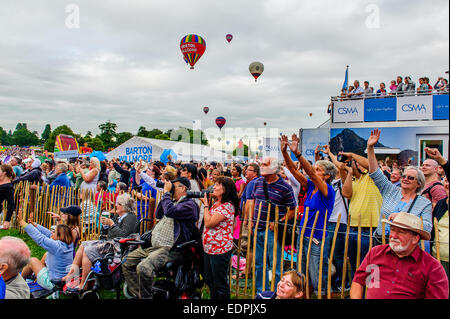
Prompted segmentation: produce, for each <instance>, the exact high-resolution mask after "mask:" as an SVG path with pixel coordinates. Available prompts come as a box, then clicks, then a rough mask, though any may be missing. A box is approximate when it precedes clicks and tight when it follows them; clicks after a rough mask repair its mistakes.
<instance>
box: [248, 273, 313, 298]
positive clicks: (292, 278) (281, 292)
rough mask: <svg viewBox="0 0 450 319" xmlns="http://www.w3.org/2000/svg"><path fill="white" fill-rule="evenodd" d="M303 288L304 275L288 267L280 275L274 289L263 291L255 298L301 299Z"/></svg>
mask: <svg viewBox="0 0 450 319" xmlns="http://www.w3.org/2000/svg"><path fill="white" fill-rule="evenodd" d="M305 289H306V278H305V275H303V274H301V273H299V272H298V271H296V270H294V269H290V270H288V271H286V272H285V273H283V276H281V279H280V281H279V282H278V285H277V290H276V291H263V292H261V293H258V294H257V295H256V298H255V299H303V298H304V297H305V296H304V295H305Z"/></svg>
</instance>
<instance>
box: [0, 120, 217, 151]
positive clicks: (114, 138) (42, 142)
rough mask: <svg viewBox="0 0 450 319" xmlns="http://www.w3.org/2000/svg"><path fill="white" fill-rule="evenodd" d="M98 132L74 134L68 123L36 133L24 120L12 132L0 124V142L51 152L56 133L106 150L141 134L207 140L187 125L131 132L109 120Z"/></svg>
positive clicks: (152, 136)
mask: <svg viewBox="0 0 450 319" xmlns="http://www.w3.org/2000/svg"><path fill="white" fill-rule="evenodd" d="M98 128H99V130H100V134H97V135H95V136H94V135H93V134H92V132H91V131H88V132H87V133H86V134H84V135H81V134H78V133H75V132H74V131H73V130H72V129H71V128H70V127H69V126H67V125H61V126H58V127H57V128H55V130H53V131H52V129H51V126H50V124H47V125H45V128H44V131H43V132H42V134H41V135H40V136H39V133H38V132H37V131H33V132H31V131H30V130H29V129H28V128H27V124H26V123H17V126H16V129H15V130H14V132H12V131H11V130H9V132H6V131H5V130H4V129H3V128H2V127H1V126H0V145H4V146H9V145H17V146H21V147H24V146H43V147H44V149H45V150H47V151H49V152H53V151H54V149H55V141H56V136H58V135H59V134H65V135H71V136H73V137H75V138H76V140H77V142H78V145H79V146H80V147H81V146H84V145H85V144H86V145H87V146H88V147H91V148H92V149H93V150H96V151H108V150H110V149H112V148H115V147H117V146H118V145H120V144H122V143H124V142H125V141H127V140H129V139H130V138H132V137H133V136H135V135H137V136H141V137H147V138H154V139H159V140H173V141H181V140H183V141H186V139H187V133H189V139H190V142H191V143H196V139H195V138H194V136H195V137H196V136H197V135H195V133H196V134H198V135H199V136H201V144H202V145H208V140H207V138H206V136H205V134H204V132H203V131H198V130H197V131H193V130H192V129H189V128H182V127H179V128H177V129H170V130H168V131H166V132H163V131H161V130H160V129H157V128H155V129H152V130H147V129H146V128H145V127H144V126H141V127H139V129H138V131H137V133H136V134H133V133H131V132H117V124H116V123H113V122H111V121H107V122H106V123H102V124H100V125H99V126H98Z"/></svg>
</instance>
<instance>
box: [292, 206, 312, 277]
mask: <svg viewBox="0 0 450 319" xmlns="http://www.w3.org/2000/svg"><path fill="white" fill-rule="evenodd" d="M308 213H309V207H306V210H305V219H304V222H303V227H302V231H301V233H300V245H299V248H298V251H297V269H298V272H299V273H303V272H302V258H303V236H304V235H305V229H306V224H307V223H308ZM291 257H292V255H291ZM291 260H292V258H291ZM307 276H308V275H307V274H306V275H305V277H307ZM307 281H308V280H307Z"/></svg>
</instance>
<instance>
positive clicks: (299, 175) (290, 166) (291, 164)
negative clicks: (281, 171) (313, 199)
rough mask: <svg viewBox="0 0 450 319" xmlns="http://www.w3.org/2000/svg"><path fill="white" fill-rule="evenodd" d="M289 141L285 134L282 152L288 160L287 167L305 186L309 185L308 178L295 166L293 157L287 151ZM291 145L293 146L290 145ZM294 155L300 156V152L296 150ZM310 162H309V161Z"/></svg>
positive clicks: (282, 139)
mask: <svg viewBox="0 0 450 319" xmlns="http://www.w3.org/2000/svg"><path fill="white" fill-rule="evenodd" d="M288 144H289V142H288V138H287V136H286V135H283V136H282V137H281V139H280V148H281V154H283V158H284V161H285V162H286V167H287V169H288V170H289V171H290V172H291V174H292V175H293V176H294V178H295V179H296V180H297V181H298V182H299V183H300V184H301V185H302V186H303V187H305V188H306V187H307V185H308V180H307V179H306V177H305V176H304V175H303V174H302V173H300V171H298V170H297V167H296V166H295V164H294V162H293V161H292V159H291V157H290V156H289V154H288V152H287V146H288ZM289 147H291V146H290V145H289ZM294 155H295V156H296V157H297V155H298V156H300V152H299V151H298V148H297V151H296V152H294ZM300 157H301V156H300ZM297 158H298V157H297ZM308 164H309V163H308Z"/></svg>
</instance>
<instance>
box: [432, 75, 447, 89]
mask: <svg viewBox="0 0 450 319" xmlns="http://www.w3.org/2000/svg"><path fill="white" fill-rule="evenodd" d="M445 81H446V80H445V79H444V78H443V77H442V76H440V77H438V79H437V81H436V83H435V84H434V87H433V88H434V89H435V90H436V91H440V90H441V88H443V87H445V86H446V83H445Z"/></svg>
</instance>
